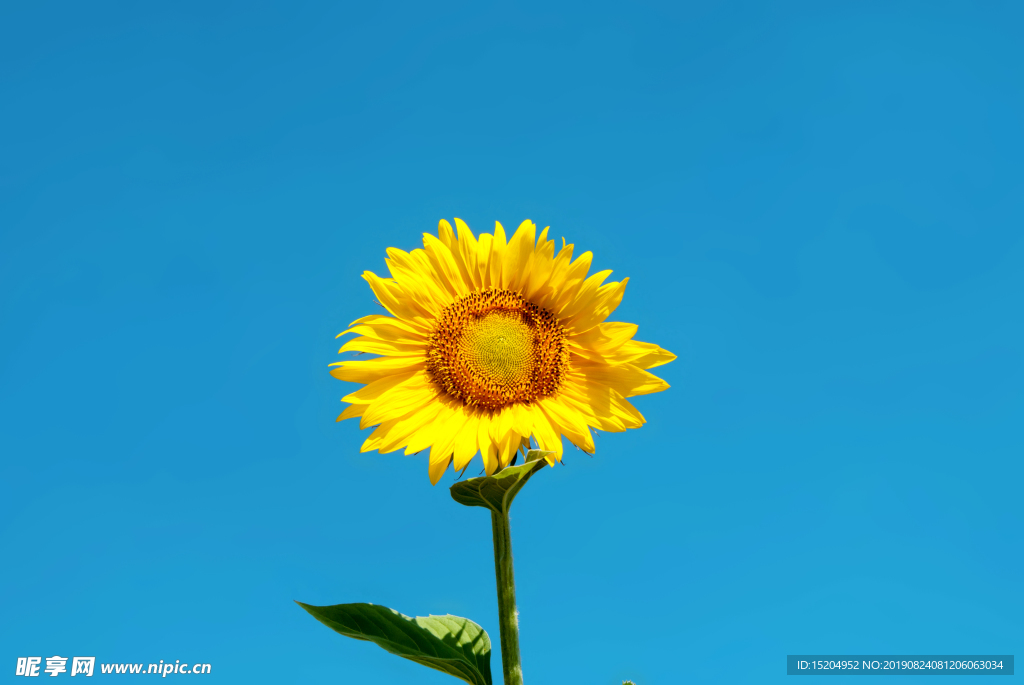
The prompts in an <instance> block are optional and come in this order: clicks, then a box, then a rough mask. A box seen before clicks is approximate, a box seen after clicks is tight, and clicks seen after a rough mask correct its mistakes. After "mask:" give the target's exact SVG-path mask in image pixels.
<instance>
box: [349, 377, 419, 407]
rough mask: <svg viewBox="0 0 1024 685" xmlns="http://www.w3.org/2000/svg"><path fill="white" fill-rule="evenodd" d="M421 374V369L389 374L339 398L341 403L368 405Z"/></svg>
mask: <svg viewBox="0 0 1024 685" xmlns="http://www.w3.org/2000/svg"><path fill="white" fill-rule="evenodd" d="M422 373H423V371H422V370H421V369H415V370H412V371H403V372H401V373H395V374H391V375H390V376H385V377H384V378H381V379H380V380H377V381H374V382H373V383H370V384H369V385H364V386H363V387H361V388H359V389H358V390H356V391H355V392H353V393H351V394H349V395H346V396H345V397H343V398H341V401H342V402H349V403H351V404H369V403H370V402H373V401H374V400H375V399H377V398H379V397H380V396H381V395H383V394H384V393H386V392H387V391H388V390H391V388H393V387H395V386H396V385H399V384H401V383H405V382H407V381H408V380H410V379H411V378H412V377H413V376H416V375H417V374H422Z"/></svg>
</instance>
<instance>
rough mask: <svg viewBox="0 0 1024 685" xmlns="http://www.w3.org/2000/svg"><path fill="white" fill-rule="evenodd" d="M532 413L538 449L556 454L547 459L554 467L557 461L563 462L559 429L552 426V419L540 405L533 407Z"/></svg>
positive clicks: (531, 408)
mask: <svg viewBox="0 0 1024 685" xmlns="http://www.w3.org/2000/svg"><path fill="white" fill-rule="evenodd" d="M530 413H531V414H532V415H533V437H535V438H536V439H537V447H539V448H540V449H542V450H546V451H549V452H554V453H555V454H554V457H545V459H547V462H548V463H549V464H550V465H552V466H554V465H555V461H562V438H561V437H560V436H559V434H558V427H557V426H553V425H552V424H551V419H549V418H548V417H547V414H545V413H544V411H543V410H541V408H540V406H539V405H537V404H534V405H532V406H531V407H530Z"/></svg>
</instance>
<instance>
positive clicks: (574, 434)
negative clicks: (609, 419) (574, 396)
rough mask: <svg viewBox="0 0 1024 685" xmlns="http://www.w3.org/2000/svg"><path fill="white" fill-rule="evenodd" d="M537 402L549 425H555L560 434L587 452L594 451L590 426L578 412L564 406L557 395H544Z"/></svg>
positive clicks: (591, 452)
mask: <svg viewBox="0 0 1024 685" xmlns="http://www.w3.org/2000/svg"><path fill="white" fill-rule="evenodd" d="M538 404H540V407H541V409H543V410H544V413H545V414H546V415H547V417H548V419H549V420H550V421H551V425H552V426H553V427H554V426H557V427H558V431H559V432H561V434H562V435H564V436H565V437H567V438H569V440H571V441H572V443H573V444H574V445H576V446H577V447H579V448H580V449H581V450H583V451H584V452H586V453H587V454H593V453H594V438H593V436H592V435H591V434H590V427H589V426H587V422H586V421H585V420H584V418H583V416H582V415H580V413H579V412H577V411H575V410H573V409H572V408H570V407H567V406H565V405H564V404H563V403H562V402H561V400H560V399H559V398H558V397H557V396H556V397H545V398H544V399H543V400H541V401H540V402H539V403H538Z"/></svg>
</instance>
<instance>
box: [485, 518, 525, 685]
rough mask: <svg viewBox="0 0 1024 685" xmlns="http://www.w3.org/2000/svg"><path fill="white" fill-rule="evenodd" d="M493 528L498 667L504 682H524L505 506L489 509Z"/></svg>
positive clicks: (516, 684) (509, 535)
mask: <svg viewBox="0 0 1024 685" xmlns="http://www.w3.org/2000/svg"><path fill="white" fill-rule="evenodd" d="M491 528H492V530H493V532H494V575H495V577H496V579H497V581H498V627H499V629H500V630H501V670H502V673H503V674H504V676H505V685H523V666H522V663H521V662H520V660H519V616H518V613H519V612H518V611H516V580H515V577H514V575H513V573H512V531H511V529H510V528H509V525H508V510H507V509H506V510H505V512H504V513H501V514H499V513H498V512H496V511H494V510H493V509H492V510H491Z"/></svg>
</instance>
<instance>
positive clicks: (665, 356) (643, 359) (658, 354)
mask: <svg viewBox="0 0 1024 685" xmlns="http://www.w3.org/2000/svg"><path fill="white" fill-rule="evenodd" d="M601 325H602V326H603V325H605V324H601ZM675 358H676V355H674V354H672V353H671V352H669V351H668V350H664V349H662V348H660V347H658V346H657V345H655V344H654V343H646V342H640V341H639V340H630V341H629V342H628V343H626V344H625V345H623V346H622V347H621V348H619V349H618V350H616V351H615V352H613V353H612V354H611V355H609V357H608V361H609V362H611V363H613V364H614V363H624V362H629V363H630V364H633V365H634V366H639V367H640V368H641V369H653V368H654V367H656V366H661V365H662V364H668V363H669V362H670V361H673V360H674V359H675Z"/></svg>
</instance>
